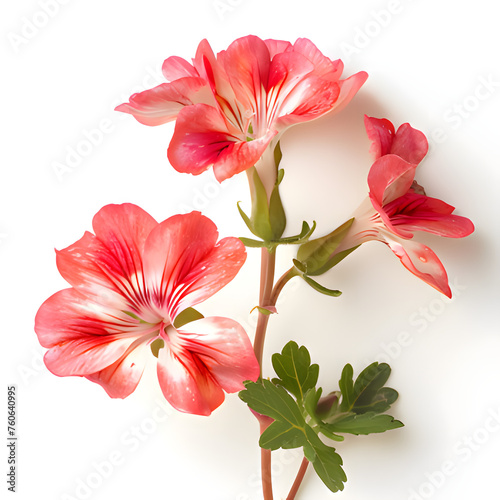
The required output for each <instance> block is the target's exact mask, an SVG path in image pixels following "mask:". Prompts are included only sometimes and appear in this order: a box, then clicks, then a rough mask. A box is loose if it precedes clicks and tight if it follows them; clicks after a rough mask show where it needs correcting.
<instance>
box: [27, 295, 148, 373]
mask: <svg viewBox="0 0 500 500" xmlns="http://www.w3.org/2000/svg"><path fill="white" fill-rule="evenodd" d="M35 332H36V334H37V336H38V340H39V342H40V344H41V345H42V346H43V347H47V348H49V351H48V352H47V353H46V354H45V364H46V365H47V368H48V369H49V370H50V371H51V372H52V373H54V374H56V375H60V376H66V375H82V376H85V375H89V374H92V373H95V372H97V371H100V370H103V369H105V368H106V367H108V366H110V365H112V364H113V363H115V362H116V361H117V360H118V359H120V358H121V357H122V356H123V355H124V354H125V353H126V352H127V350H128V349H129V347H130V346H131V345H132V344H133V343H134V342H135V341H136V340H137V339H141V338H145V339H146V340H147V338H148V334H146V335H145V334H144V333H143V331H142V329H140V328H138V321H137V320H134V319H133V318H131V317H130V316H128V315H127V314H126V313H125V312H123V311H120V310H113V309H107V308H106V306H103V305H101V304H99V303H95V302H93V301H90V300H88V299H86V298H85V297H83V296H82V295H80V294H79V293H78V292H76V291H75V290H74V289H72V288H68V289H65V290H61V291H59V292H57V293H55V294H54V295H52V296H51V297H49V298H48V299H47V300H46V301H45V302H44V303H43V304H42V306H41V307H40V309H39V310H38V312H37V315H36V317H35ZM151 335H152V334H149V336H151Z"/></svg>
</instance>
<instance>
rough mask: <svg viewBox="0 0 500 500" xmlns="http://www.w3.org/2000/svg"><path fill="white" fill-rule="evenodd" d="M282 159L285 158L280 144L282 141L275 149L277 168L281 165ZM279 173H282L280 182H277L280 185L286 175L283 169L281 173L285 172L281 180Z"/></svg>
mask: <svg viewBox="0 0 500 500" xmlns="http://www.w3.org/2000/svg"><path fill="white" fill-rule="evenodd" d="M282 158H283V153H282V152H281V144H280V141H278V143H277V144H276V147H275V148H274V164H275V165H276V168H277V167H278V166H279V164H280V163H281V159H282ZM279 172H280V171H278V181H277V183H278V184H279V183H280V182H281V181H282V180H283V174H284V171H283V169H281V172H283V174H281V178H280V174H279Z"/></svg>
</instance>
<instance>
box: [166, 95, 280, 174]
mask: <svg viewBox="0 0 500 500" xmlns="http://www.w3.org/2000/svg"><path fill="white" fill-rule="evenodd" d="M276 133H277V132H276V131H273V132H269V133H268V134H267V135H266V136H264V137H262V138H260V139H258V140H254V141H248V142H247V141H246V140H245V139H244V138H242V137H241V133H240V132H239V131H238V130H236V129H234V127H231V128H230V125H229V124H228V122H226V120H225V119H224V117H223V116H222V115H221V113H220V112H219V111H218V110H216V109H215V108H213V107H211V106H206V105H203V104H199V105H197V106H190V107H188V108H185V109H183V110H182V112H181V113H180V114H179V117H178V118H177V122H176V125H175V131H174V135H173V137H172V140H171V141H170V146H169V148H168V158H169V160H170V163H171V164H172V166H173V167H174V168H175V169H176V170H177V171H178V172H183V173H191V174H194V175H198V174H200V173H202V172H204V171H205V170H207V169H208V168H210V167H211V166H214V173H215V176H216V178H217V180H218V181H219V182H222V181H223V180H225V179H228V178H229V177H232V176H233V175H235V174H237V173H240V172H243V171H244V170H247V169H248V168H250V167H252V166H254V165H255V163H256V162H257V161H258V159H259V158H260V157H261V156H262V153H263V152H264V150H265V149H266V147H267V145H268V144H269V142H270V141H271V139H272V137H273V136H274V135H275V134H276Z"/></svg>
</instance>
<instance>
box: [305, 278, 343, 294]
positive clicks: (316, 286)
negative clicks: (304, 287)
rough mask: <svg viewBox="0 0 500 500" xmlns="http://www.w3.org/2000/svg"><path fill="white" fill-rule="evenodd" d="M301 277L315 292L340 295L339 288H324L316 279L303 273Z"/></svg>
mask: <svg viewBox="0 0 500 500" xmlns="http://www.w3.org/2000/svg"><path fill="white" fill-rule="evenodd" d="M301 278H302V279H303V280H304V281H305V282H306V283H307V284H308V285H309V286H311V287H312V288H314V289H315V290H316V291H317V292H320V293H322V294H323V295H328V296H330V297H339V296H340V295H342V292H341V291H340V290H331V289H330V288H326V287H324V286H323V285H320V284H319V283H318V282H317V281H314V280H313V279H311V278H309V277H308V276H306V275H305V274H303V275H302V276H301Z"/></svg>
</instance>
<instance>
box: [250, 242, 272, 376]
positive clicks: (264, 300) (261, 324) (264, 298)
mask: <svg viewBox="0 0 500 500" xmlns="http://www.w3.org/2000/svg"><path fill="white" fill-rule="evenodd" d="M275 264H276V253H275V252H274V251H273V252H270V251H269V250H268V249H267V248H263V249H262V253H261V267H260V296H259V306H260V307H266V306H269V305H274V304H271V303H270V301H271V294H272V292H273V284H274V268H275ZM268 321H269V315H266V314H262V313H261V312H259V318H258V320H257V328H256V330H255V340H254V344H253V350H254V352H255V357H256V358H257V361H258V362H259V365H260V367H261V375H262V355H263V353H264V338H265V336H266V330H267V323H268Z"/></svg>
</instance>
